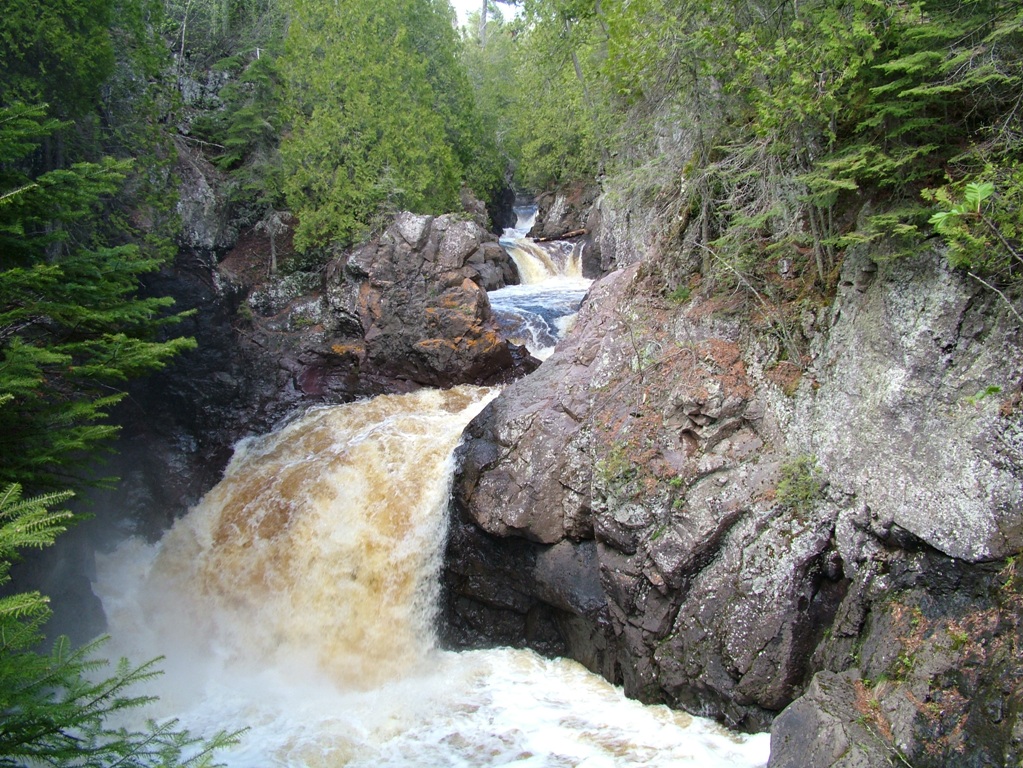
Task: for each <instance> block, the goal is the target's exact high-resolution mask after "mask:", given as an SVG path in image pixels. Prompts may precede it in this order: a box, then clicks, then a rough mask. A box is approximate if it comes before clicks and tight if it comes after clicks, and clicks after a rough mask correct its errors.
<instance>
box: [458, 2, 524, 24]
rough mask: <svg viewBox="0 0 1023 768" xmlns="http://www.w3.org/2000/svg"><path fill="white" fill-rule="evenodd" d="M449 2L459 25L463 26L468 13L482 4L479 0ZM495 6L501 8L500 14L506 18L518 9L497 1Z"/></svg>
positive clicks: (510, 16)
mask: <svg viewBox="0 0 1023 768" xmlns="http://www.w3.org/2000/svg"><path fill="white" fill-rule="evenodd" d="M450 2H451V7H452V8H454V9H455V12H456V13H457V14H458V25H459V26H463V25H464V24H465V22H466V20H467V19H468V18H469V14H470V13H472V12H473V11H478V10H479V9H480V8H481V7H482V5H483V3H482V2H481V0H450ZM497 7H498V8H500V9H501V14H502V15H503V16H504V17H505V18H506V19H510V18H512V17H513V16H514V15H515V14H516V13H517V12H518V10H519V9H517V8H516V7H515V6H514V5H510V4H508V3H497Z"/></svg>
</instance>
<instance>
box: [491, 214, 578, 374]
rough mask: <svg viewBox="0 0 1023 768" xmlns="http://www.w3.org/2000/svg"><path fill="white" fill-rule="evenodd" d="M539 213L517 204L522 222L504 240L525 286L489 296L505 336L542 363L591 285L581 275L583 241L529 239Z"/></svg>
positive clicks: (509, 288) (508, 230)
mask: <svg viewBox="0 0 1023 768" xmlns="http://www.w3.org/2000/svg"><path fill="white" fill-rule="evenodd" d="M536 210H537V209H536V206H535V205H529V206H517V207H516V208H515V213H516V215H517V217H518V221H517V222H516V224H515V226H514V227H510V228H508V229H506V230H505V231H504V234H503V235H502V236H501V238H500V243H501V247H502V248H504V250H505V251H506V252H507V253H508V255H509V256H511V258H512V260H513V261H514V262H515V266H516V267H518V271H519V277H520V278H521V280H522V283H521V285H510V286H508V287H506V288H502V289H500V290H497V291H490V293H489V294H488V297H489V299H490V306H491V308H492V309H493V310H494V313H495V315H496V316H497V319H498V322H499V323H500V324H501V329H502V330H503V331H504V333H505V335H506V336H507V337H508V338H509V339H510V340H511V341H513V342H514V343H516V344H521V345H523V346H525V347H526V348H527V349H528V350H529V351H530V353H531V354H532V355H533V356H534V357H536V358H538V359H540V360H544V359H546V358H547V357H549V356H550V355H551V354H552V353H553V352H554V347H555V345H556V344H557V340H558V339H559V338H561V336H563V335H564V333H565V332H566V331H567V329H568V327H569V325H570V324H571V322H572V319H573V318H574V316H575V313H576V312H577V311H578V309H579V304H580V303H581V302H582V300H583V298H584V297H585V296H586V292H587V290H589V287H590V284H591V282H592V281H591V280H587V279H586V278H584V277H583V276H582V244H581V243H571V242H568V241H564V240H555V241H552V242H547V243H537V242H535V241H533V240H532V239H530V238H529V237H528V236H527V235H528V233H529V230H531V229H532V228H533V223H534V221H535V220H536Z"/></svg>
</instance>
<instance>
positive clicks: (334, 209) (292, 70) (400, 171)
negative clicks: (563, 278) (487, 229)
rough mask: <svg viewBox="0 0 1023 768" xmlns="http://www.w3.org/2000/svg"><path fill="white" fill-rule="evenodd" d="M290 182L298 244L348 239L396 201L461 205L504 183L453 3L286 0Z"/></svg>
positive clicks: (412, 206)
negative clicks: (462, 197)
mask: <svg viewBox="0 0 1023 768" xmlns="http://www.w3.org/2000/svg"><path fill="white" fill-rule="evenodd" d="M286 6H287V7H288V9H289V10H288V16H289V27H288V35H287V40H286V48H285V54H284V57H283V59H282V63H281V70H282V72H283V74H284V79H285V83H286V86H285V87H286V94H287V101H288V109H287V115H288V120H287V123H288V125H289V128H288V132H287V134H286V135H285V137H284V139H283V141H282V145H281V153H282V159H283V165H284V170H283V177H284V179H285V181H284V191H285V194H286V196H287V200H288V204H289V206H290V208H291V210H292V212H293V213H294V214H295V215H296V216H297V218H298V220H299V225H298V229H297V231H296V235H295V243H296V246H297V247H298V248H299V249H300V250H305V249H308V248H310V247H313V246H319V245H326V244H330V243H349V242H351V241H352V240H353V239H355V238H356V237H358V236H359V235H362V234H364V233H365V232H366V231H368V230H369V229H370V228H372V227H373V225H374V224H376V223H379V222H378V221H377V220H376V217H377V216H378V215H379V214H386V213H388V212H390V213H393V212H396V211H398V210H403V209H405V210H412V211H416V212H419V213H442V212H445V211H448V210H455V209H457V206H458V203H459V191H460V188H461V185H462V183H463V181H467V182H468V183H470V184H472V185H473V186H474V187H476V188H477V190H479V191H481V192H482V191H483V189H482V188H485V187H486V186H488V185H490V186H493V185H494V184H495V182H496V181H499V180H500V174H499V170H498V169H497V167H496V166H494V165H493V164H488V163H487V162H485V158H483V157H482V155H484V154H485V153H483V152H481V151H480V148H481V137H480V131H479V120H478V118H477V117H476V115H475V111H474V106H473V100H472V92H471V89H470V87H469V82H468V79H467V78H466V76H465V73H464V72H463V71H462V70H461V68H460V66H459V62H458V59H457V58H456V46H457V37H456V34H455V30H454V27H453V17H452V12H451V8H450V6H449V5H448V4H447V2H446V0H346V2H343V3H330V2H323V1H322V0H287V2H286Z"/></svg>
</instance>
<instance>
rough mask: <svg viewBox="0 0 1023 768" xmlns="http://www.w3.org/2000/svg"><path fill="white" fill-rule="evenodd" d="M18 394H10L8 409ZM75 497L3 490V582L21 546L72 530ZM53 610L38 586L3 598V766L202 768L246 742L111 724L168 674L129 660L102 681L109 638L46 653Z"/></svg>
mask: <svg viewBox="0 0 1023 768" xmlns="http://www.w3.org/2000/svg"><path fill="white" fill-rule="evenodd" d="M9 400H10V397H5V398H0V411H2V410H3V409H4V407H5V406H6V407H8V408H9V407H10V402H8V401H9ZM69 496H70V493H67V492H58V493H51V494H47V495H44V496H36V497H33V498H29V499H25V498H22V496H21V487H20V486H19V485H17V484H9V485H6V486H4V487H0V585H3V584H5V583H6V582H8V581H9V579H10V577H9V575H8V571H9V568H10V564H11V561H12V559H13V558H15V557H16V556H17V554H18V552H19V550H21V549H24V548H36V549H38V548H42V547H45V546H49V545H50V544H52V543H53V540H54V538H55V537H56V536H57V535H59V534H60V533H62V532H63V531H64V530H65V528H66V526H67V524H68V522H69V520H70V518H71V514H70V513H69V512H63V511H57V510H53V509H51V508H52V507H54V506H55V505H57V504H60V503H61V502H63V501H65V500H66V499H67V498H68V497H69ZM48 615H49V610H48V608H47V605H46V598H45V597H43V596H42V595H40V594H38V593H34V592H32V593H20V594H14V595H7V596H5V597H0V712H2V713H3V718H2V719H0V766H24V765H51V766H80V767H81V768H113V766H122V767H123V768H148V767H149V766H153V768H156V767H157V766H159V767H160V768H175V767H177V766H181V767H182V768H184V767H185V766H193V767H194V768H200V767H201V766H209V765H210V764H211V761H212V756H213V753H214V751H216V750H217V749H221V748H223V747H224V746H227V745H228V744H230V743H232V742H233V741H235V740H236V737H237V734H227V733H223V732H221V733H218V734H216V735H215V736H213V737H212V739H210V740H209V741H205V740H202V739H197V738H194V737H192V736H191V735H190V734H188V733H187V732H186V731H180V730H177V723H176V722H175V721H173V720H171V721H167V722H163V723H156V722H152V721H150V722H149V723H148V724H147V726H146V728H145V730H138V731H136V730H129V729H126V728H122V727H117V728H115V727H113V726H111V725H110V724H109V721H110V719H111V717H112V716H113V715H115V714H120V713H124V712H127V711H130V710H133V709H137V708H139V707H141V706H143V705H145V704H146V703H148V702H149V701H151V699H150V698H149V697H146V696H140V695H136V694H133V693H131V691H130V688H131V687H132V686H134V685H136V684H138V683H143V682H145V681H146V680H150V679H152V678H153V677H155V676H156V675H158V674H159V672H158V671H157V670H156V669H155V663H156V662H155V661H153V662H149V663H147V664H143V665H142V666H139V667H132V666H130V665H129V664H128V662H127V661H125V660H122V661H121V662H120V664H119V665H118V666H117V668H116V671H115V672H114V674H113V676H111V677H108V678H104V679H100V680H98V681H97V679H96V678H97V677H98V675H97V671H98V670H99V669H101V668H102V667H103V666H104V665H105V662H103V661H101V660H98V659H96V658H95V651H96V650H97V648H98V647H99V645H101V643H102V641H97V642H95V643H92V644H90V645H87V646H85V647H84V648H80V649H77V650H73V649H71V648H70V646H69V644H68V641H67V639H66V638H60V639H58V640H57V641H56V643H55V644H54V646H53V650H52V652H51V653H49V654H43V653H39V652H38V651H37V647H38V645H39V643H40V641H41V639H42V638H41V636H40V631H39V630H40V627H41V626H42V624H43V623H44V622H45V621H46V619H47V617H48Z"/></svg>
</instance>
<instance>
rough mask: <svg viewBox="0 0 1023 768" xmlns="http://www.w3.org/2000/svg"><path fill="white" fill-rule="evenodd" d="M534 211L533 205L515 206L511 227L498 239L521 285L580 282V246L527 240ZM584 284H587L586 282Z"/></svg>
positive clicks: (581, 272) (563, 242) (581, 273)
mask: <svg viewBox="0 0 1023 768" xmlns="http://www.w3.org/2000/svg"><path fill="white" fill-rule="evenodd" d="M536 212H537V209H536V206H535V205H530V206H517V207H516V208H515V215H516V217H517V221H516V223H515V226H514V227H509V228H508V229H506V230H505V231H504V234H502V235H501V238H500V243H501V246H502V247H503V248H504V250H505V251H506V252H507V253H508V255H509V256H511V258H512V260H513V261H514V262H515V266H516V267H518V270H519V277H520V278H521V280H522V283H523V284H524V285H535V284H537V283H543V282H546V281H549V280H553V279H556V278H567V279H568V280H571V281H582V280H583V269H582V243H578V242H577V243H571V242H568V241H566V240H552V241H550V242H545V243H538V242H536V241H534V240H532V239H531V238H529V237H528V234H529V230H531V229H532V228H533V224H534V222H535V221H536ZM585 285H589V281H588V280H587V281H585ZM585 285H584V286H583V287H585Z"/></svg>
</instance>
